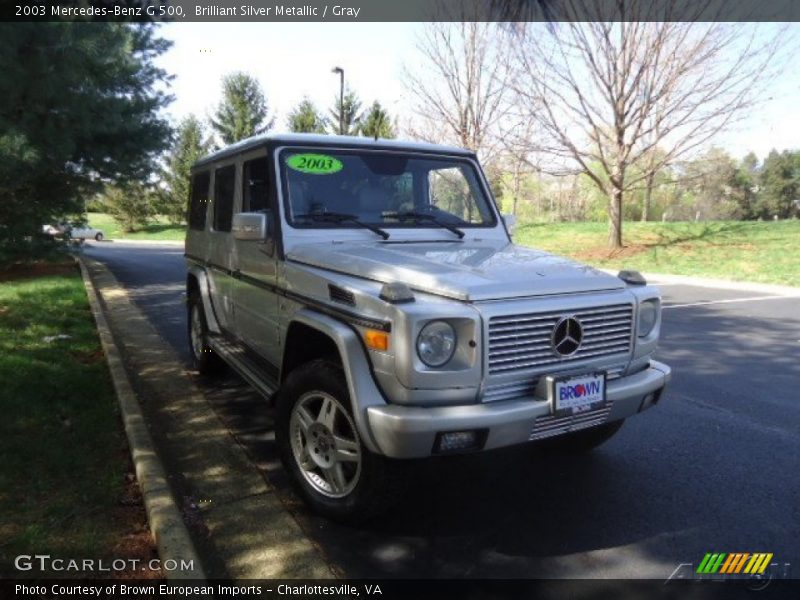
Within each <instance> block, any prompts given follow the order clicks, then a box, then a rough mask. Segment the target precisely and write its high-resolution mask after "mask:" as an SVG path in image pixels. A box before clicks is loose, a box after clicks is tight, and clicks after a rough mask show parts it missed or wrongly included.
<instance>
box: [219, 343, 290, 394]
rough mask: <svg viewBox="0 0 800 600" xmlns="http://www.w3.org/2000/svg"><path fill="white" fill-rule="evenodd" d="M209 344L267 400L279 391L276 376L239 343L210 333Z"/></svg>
mask: <svg viewBox="0 0 800 600" xmlns="http://www.w3.org/2000/svg"><path fill="white" fill-rule="evenodd" d="M208 345H209V346H211V349H212V350H213V351H214V352H216V353H217V354H218V355H219V357H220V358H221V359H222V360H224V361H225V362H226V363H228V365H230V366H231V368H233V370H234V371H236V372H237V373H239V375H241V376H242V378H243V379H244V380H245V381H246V382H247V383H249V384H250V385H252V386H253V387H254V388H255V389H256V391H257V392H258V393H259V394H261V395H262V396H264V397H265V398H266V399H267V400H269V399H270V398H271V397H272V396H273V395H274V394H275V392H276V391H278V382H277V381H275V378H274V377H272V376H271V375H269V374H267V373H266V372H265V371H264V369H262V368H261V367H260V366H258V364H256V362H255V361H253V360H252V359H251V358H250V357H249V356H247V352H246V351H245V350H244V349H243V348H242V347H241V346H239V345H238V344H236V343H231V342H229V341H228V340H227V339H225V338H224V337H223V336H222V335H214V334H210V335H209V336H208Z"/></svg>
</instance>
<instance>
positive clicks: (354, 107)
mask: <svg viewBox="0 0 800 600" xmlns="http://www.w3.org/2000/svg"><path fill="white" fill-rule="evenodd" d="M340 109H343V110H340ZM340 113H341V114H342V130H341V131H339V115H340ZM363 118H364V113H363V112H362V110H361V100H360V99H359V97H358V94H356V93H355V92H353V91H352V90H348V92H347V93H346V94H345V95H344V99H343V102H340V101H339V97H338V96H337V97H336V100H335V102H334V105H333V108H332V109H331V110H330V126H331V133H334V134H337V133H339V134H341V135H358V130H359V127H360V125H361V120H362V119H363Z"/></svg>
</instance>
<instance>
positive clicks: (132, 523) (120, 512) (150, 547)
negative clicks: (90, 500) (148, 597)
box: [112, 472, 164, 579]
mask: <svg viewBox="0 0 800 600" xmlns="http://www.w3.org/2000/svg"><path fill="white" fill-rule="evenodd" d="M125 482H126V483H125V491H124V493H123V495H122V497H121V498H120V500H119V506H117V507H116V508H115V510H114V513H113V516H114V519H115V520H116V521H119V522H120V523H121V524H122V525H123V526H124V527H126V528H127V529H128V532H127V533H125V534H124V535H123V536H122V537H120V539H119V541H118V542H117V543H116V544H115V546H114V548H113V550H112V554H113V556H115V557H125V559H127V560H129V561H130V560H136V561H138V562H137V565H138V568H136V569H128V570H125V571H117V572H115V574H114V578H115V579H163V578H164V573H163V572H162V571H161V569H151V568H150V566H156V565H155V564H154V565H151V564H150V561H152V560H154V559H158V551H157V550H156V546H155V543H154V542H153V536H152V535H151V533H150V528H149V527H148V525H147V513H146V512H145V509H144V504H143V502H142V493H141V491H140V490H139V484H138V482H137V481H136V477H135V476H134V475H133V473H132V472H129V473H127V474H126V476H125Z"/></svg>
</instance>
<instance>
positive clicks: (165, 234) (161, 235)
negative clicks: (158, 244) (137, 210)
mask: <svg viewBox="0 0 800 600" xmlns="http://www.w3.org/2000/svg"><path fill="white" fill-rule="evenodd" d="M87 217H88V219H89V226H90V227H95V228H97V229H102V230H103V235H104V236H105V238H106V239H108V240H162V241H164V240H167V241H169V240H176V241H181V242H182V241H183V239H184V238H185V237H186V227H185V226H183V225H172V224H171V223H170V222H169V221H167V219H165V218H164V217H156V219H155V222H153V223H150V224H149V225H147V226H145V227H142V228H140V229H138V230H137V231H134V232H133V233H126V232H125V231H123V230H122V227H121V226H120V224H119V223H117V222H116V221H115V220H114V219H113V217H112V216H111V215H109V214H106V213H93V212H90V213H88V215H87Z"/></svg>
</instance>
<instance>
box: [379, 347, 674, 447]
mask: <svg viewBox="0 0 800 600" xmlns="http://www.w3.org/2000/svg"><path fill="white" fill-rule="evenodd" d="M671 373H672V371H671V369H670V368H669V367H668V366H667V365H665V364H663V363H660V362H657V361H652V360H651V361H650V366H649V367H648V368H647V369H645V370H644V371H640V372H638V373H635V374H633V375H629V376H627V377H621V378H619V379H615V380H612V381H609V382H608V383H607V386H606V398H607V400H608V405H609V406H610V408H608V407H607V408H606V409H604V410H603V411H600V412H598V413H596V414H593V415H588V414H587V415H585V416H582V417H568V418H566V419H557V420H556V419H555V418H554V417H553V415H552V414H551V409H550V403H549V402H548V401H546V400H536V399H521V400H509V401H506V402H497V403H493V404H488V403H487V404H471V405H467V406H441V407H432V408H421V407H410V406H398V405H381V406H370V407H368V408H367V420H368V423H369V428H370V430H371V434H372V439H373V440H375V444H376V445H377V446H378V449H379V450H380V452H381V453H382V454H384V455H386V456H389V457H391V458H421V457H425V456H431V455H432V454H433V446H434V441H435V438H436V434H437V433H439V432H445V431H464V430H473V429H485V430H488V435H487V437H486V443H485V445H484V446H483V450H489V449H492V448H501V447H503V446H511V445H513V444H521V443H524V442H528V441H531V440H534V439H537V438H538V437H540V436H541V435H542V432H543V431H544V432H549V433H547V435H550V434H553V432H555V434H558V433H566V432H568V431H572V430H576V429H579V428H582V427H586V426H591V425H599V424H601V423H605V422H609V421H616V420H619V419H625V418H627V417H630V416H632V415H634V414H636V413H638V412H641V411H643V410H646V409H648V408H650V407H651V406H653V405H654V404H655V403H656V402H657V401H658V399H659V398H660V395H661V392H662V390H663V389H664V386H666V384H667V382H669V380H670V377H671ZM648 397H649V398H648ZM587 417H591V418H590V419H588V420H587Z"/></svg>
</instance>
